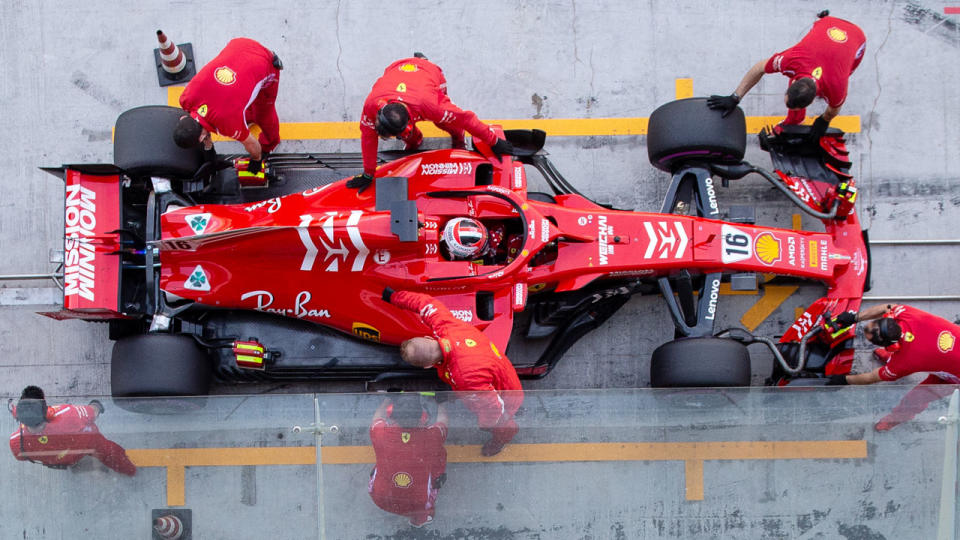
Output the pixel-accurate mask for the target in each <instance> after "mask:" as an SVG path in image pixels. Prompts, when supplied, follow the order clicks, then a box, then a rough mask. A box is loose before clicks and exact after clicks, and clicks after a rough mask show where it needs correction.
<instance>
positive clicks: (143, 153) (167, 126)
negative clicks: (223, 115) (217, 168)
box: [113, 105, 203, 179]
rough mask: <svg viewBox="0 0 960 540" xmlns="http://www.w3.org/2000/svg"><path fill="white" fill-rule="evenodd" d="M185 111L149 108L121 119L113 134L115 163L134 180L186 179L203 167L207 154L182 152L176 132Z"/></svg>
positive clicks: (192, 151)
mask: <svg viewBox="0 0 960 540" xmlns="http://www.w3.org/2000/svg"><path fill="white" fill-rule="evenodd" d="M184 114H186V113H185V112H184V110H183V109H178V108H176V107H167V106H163V105H147V106H144V107H137V108H136V109H130V110H129V111H126V112H124V113H122V114H121V115H120V116H119V117H117V123H116V128H115V130H114V133H113V162H114V165H116V166H117V167H120V168H121V169H123V170H124V171H126V172H127V174H129V175H131V176H160V177H164V178H176V179H186V178H193V174H194V173H195V172H196V171H197V169H199V168H200V165H202V164H203V150H202V149H201V148H200V147H199V146H198V147H197V148H180V147H179V146H177V143H175V142H173V130H174V128H176V127H177V122H179V121H180V117H181V116H183V115H184Z"/></svg>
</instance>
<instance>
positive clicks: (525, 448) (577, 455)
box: [127, 440, 867, 506]
mask: <svg viewBox="0 0 960 540" xmlns="http://www.w3.org/2000/svg"><path fill="white" fill-rule="evenodd" d="M446 449H447V462H448V463H494V462H496V463H564V462H616V461H683V462H684V477H685V478H684V484H685V488H686V489H685V492H686V500H688V501H701V500H703V493H704V487H703V462H704V461H725V460H726V461H730V460H738V461H743V460H773V459H865V458H866V457H867V441H865V440H853V441H710V442H685V443H671V442H640V443H636V442H629V443H628V442H623V443H550V444H543V443H541V444H511V445H508V446H507V447H506V448H504V450H503V451H502V452H501V453H499V454H497V455H495V456H492V457H484V456H483V455H481V453H480V446H479V445H448V446H446ZM321 454H322V458H321V459H322V462H323V464H324V465H362V464H373V463H375V461H376V457H375V455H374V453H373V447H372V446H325V447H323V448H322V449H321ZM127 455H128V456H129V457H130V459H131V460H132V461H133V463H134V464H135V465H136V466H137V467H165V468H166V476H167V506H183V505H185V504H186V493H185V491H186V490H185V486H184V483H185V475H186V468H187V467H240V466H250V465H315V464H316V456H317V449H316V448H315V447H312V446H297V447H274V448H263V447H252V448H156V449H130V450H127Z"/></svg>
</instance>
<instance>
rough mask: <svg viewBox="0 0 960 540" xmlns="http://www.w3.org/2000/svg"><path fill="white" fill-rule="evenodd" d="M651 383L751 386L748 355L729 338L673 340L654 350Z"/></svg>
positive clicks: (665, 384)
mask: <svg viewBox="0 0 960 540" xmlns="http://www.w3.org/2000/svg"><path fill="white" fill-rule="evenodd" d="M650 384H651V386H653V387H654V388H673V387H711V386H750V353H748V352H747V347H746V346H745V345H744V344H742V343H740V342H738V341H734V340H732V339H723V338H715V337H691V338H681V339H676V340H673V341H670V342H667V343H664V344H663V345H661V346H659V347H657V349H656V350H654V351H653V357H652V358H651V359H650Z"/></svg>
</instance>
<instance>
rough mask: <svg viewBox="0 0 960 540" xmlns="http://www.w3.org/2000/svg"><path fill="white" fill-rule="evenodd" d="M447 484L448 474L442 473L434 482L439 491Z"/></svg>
mask: <svg viewBox="0 0 960 540" xmlns="http://www.w3.org/2000/svg"><path fill="white" fill-rule="evenodd" d="M446 483H447V473H445V472H444V473H440V476H438V477H437V479H436V480H434V482H433V485H434V487H436V488H437V489H440V488H442V487H443V485H444V484H446Z"/></svg>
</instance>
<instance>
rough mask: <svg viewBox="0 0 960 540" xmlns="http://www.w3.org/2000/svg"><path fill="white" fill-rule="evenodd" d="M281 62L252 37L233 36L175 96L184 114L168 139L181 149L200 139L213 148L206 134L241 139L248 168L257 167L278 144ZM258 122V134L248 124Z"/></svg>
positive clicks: (195, 143) (258, 168) (209, 149)
mask: <svg viewBox="0 0 960 540" xmlns="http://www.w3.org/2000/svg"><path fill="white" fill-rule="evenodd" d="M281 69H283V63H281V62H280V59H279V58H278V57H277V55H276V54H274V53H273V51H271V50H270V49H267V48H266V47H264V46H263V45H261V44H259V43H257V42H256V41H254V40H252V39H247V38H235V39H232V40H230V42H229V43H227V46H226V47H225V48H224V49H223V51H221V52H220V54H218V55H217V56H216V58H214V59H213V60H211V61H210V63H208V64H207V65H205V66H203V68H202V69H200V71H199V72H197V74H196V76H194V77H193V79H191V80H190V82H189V83H188V84H187V87H186V89H184V91H183V94H181V95H180V106H181V107H183V109H184V110H185V111H187V113H188V114H186V115H184V116H183V117H181V118H180V122H179V124H178V125H177V128H176V130H175V131H174V134H173V138H174V140H175V141H176V143H177V145H178V146H180V147H182V148H193V147H196V146H198V145H200V144H201V143H203V147H204V149H205V150H207V151H208V157H209V152H210V151H212V149H213V139H212V137H211V136H210V134H211V133H214V132H216V133H219V134H220V135H223V136H224V137H230V138H231V139H235V140H237V141H240V142H241V143H243V147H244V148H245V149H246V150H247V152H248V153H249V154H250V163H249V170H250V171H251V172H253V173H257V172H259V171H260V167H261V166H262V165H263V163H262V159H263V154H265V153H267V152H270V151H272V150H273V149H274V148H276V146H277V144H279V143H280V122H279V121H278V120H277V109H276V107H275V106H274V104H275V102H276V100H277V88H278V87H279V84H280V70H281ZM251 123H256V124H257V125H258V126H260V130H261V132H260V136H259V137H254V136H253V135H251V134H250V130H249V129H248V127H247V126H248V124H251Z"/></svg>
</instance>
